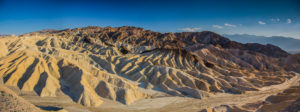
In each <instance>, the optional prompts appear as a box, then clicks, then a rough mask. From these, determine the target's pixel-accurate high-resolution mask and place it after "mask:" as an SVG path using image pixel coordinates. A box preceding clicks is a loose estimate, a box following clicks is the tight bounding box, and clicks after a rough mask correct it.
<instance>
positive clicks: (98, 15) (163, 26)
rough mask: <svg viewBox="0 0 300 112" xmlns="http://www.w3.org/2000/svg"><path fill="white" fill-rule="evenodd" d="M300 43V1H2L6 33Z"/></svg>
mask: <svg viewBox="0 0 300 112" xmlns="http://www.w3.org/2000/svg"><path fill="white" fill-rule="evenodd" d="M125 25H126V26H137V27H143V28H146V29H150V30H153V31H158V32H183V31H204V30H209V31H214V32H217V33H220V34H253V35H263V36H288V37H294V38H298V39H300V1H299V0H105V1H101V0H0V34H22V33H28V32H33V31H37V30H42V29H65V28H75V27H85V26H101V27H105V26H112V27H118V26H125Z"/></svg>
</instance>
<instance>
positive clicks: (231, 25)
mask: <svg viewBox="0 0 300 112" xmlns="http://www.w3.org/2000/svg"><path fill="white" fill-rule="evenodd" d="M224 26H228V27H236V25H233V24H229V23H225V24H224Z"/></svg>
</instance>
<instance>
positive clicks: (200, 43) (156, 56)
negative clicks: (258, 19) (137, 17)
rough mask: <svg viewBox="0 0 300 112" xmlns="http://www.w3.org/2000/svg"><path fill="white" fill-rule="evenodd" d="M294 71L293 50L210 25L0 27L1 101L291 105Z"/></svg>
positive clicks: (130, 106) (60, 107)
mask: <svg viewBox="0 0 300 112" xmlns="http://www.w3.org/2000/svg"><path fill="white" fill-rule="evenodd" d="M299 72H300V55H299V54H289V53H287V52H286V51H284V50H282V49H281V48H279V47H277V46H274V45H271V44H267V45H262V44H257V43H247V44H242V43H238V42H235V41H231V40H229V39H227V38H225V37H223V36H221V35H219V34H216V33H214V32H210V31H203V32H181V33H159V32H153V31H150V30H145V29H143V28H137V27H129V26H124V27H104V28H102V27H94V26H93V27H84V28H75V29H65V30H43V31H38V32H32V33H27V34H23V35H18V36H1V37H0V79H1V80H0V87H1V88H0V92H1V93H0V95H2V96H0V98H1V99H0V100H1V105H0V111H10V110H12V111H13V110H14V109H15V111H18V110H20V109H21V111H70V112H76V111H78V112H87V111H90V112H98V111H99V112H102V111H105V112H110V111H112V112H120V111H128V112H135V111H138V112H140V111H142V112H145V111H149V112H153V111H178V112H181V111H185V112H186V111H188V112H199V111H201V112H205V111H207V112H209V111H213V112H224V111H238V112H241V111H246V112H248V111H249V112H250V111H264V112H265V111H270V112H274V111H294V110H297V108H298V107H299V106H300V105H299V104H300V103H299V101H300V95H299V94H298V93H299V90H300V89H299V81H300V76H299V74H298V73H299ZM10 94H12V95H10ZM6 97H7V98H6ZM6 99H7V100H6ZM3 102H6V103H3ZM20 102H21V104H22V105H18V106H14V105H17V104H20ZM22 102H23V103H22ZM7 105H10V106H12V107H7ZM278 105H280V106H278ZM20 106H23V107H20ZM13 107H16V108H13ZM22 109H23V110H22Z"/></svg>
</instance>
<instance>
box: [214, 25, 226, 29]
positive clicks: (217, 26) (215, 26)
mask: <svg viewBox="0 0 300 112" xmlns="http://www.w3.org/2000/svg"><path fill="white" fill-rule="evenodd" d="M212 27H213V28H218V29H222V28H223V26H220V25H213V26H212Z"/></svg>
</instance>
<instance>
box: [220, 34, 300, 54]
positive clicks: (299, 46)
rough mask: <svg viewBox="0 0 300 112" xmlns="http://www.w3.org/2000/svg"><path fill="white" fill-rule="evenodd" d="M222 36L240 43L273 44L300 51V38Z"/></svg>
mask: <svg viewBox="0 0 300 112" xmlns="http://www.w3.org/2000/svg"><path fill="white" fill-rule="evenodd" d="M223 36H224V37H227V38H229V39H230V40H233V41H237V42H241V43H260V44H273V45H276V46H279V47H280V48H282V49H284V50H286V51H288V52H290V53H300V39H294V38H290V37H281V36H272V37H264V36H256V35H247V34H242V35H240V34H234V35H228V34H224V35H223Z"/></svg>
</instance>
